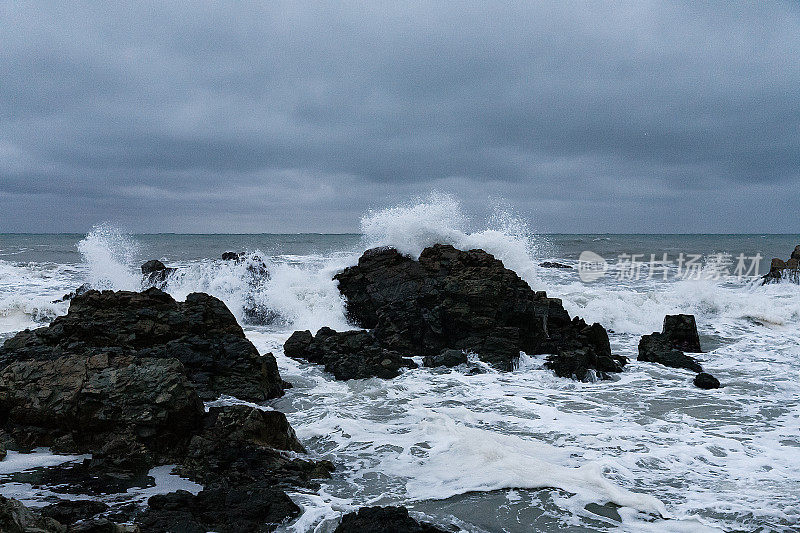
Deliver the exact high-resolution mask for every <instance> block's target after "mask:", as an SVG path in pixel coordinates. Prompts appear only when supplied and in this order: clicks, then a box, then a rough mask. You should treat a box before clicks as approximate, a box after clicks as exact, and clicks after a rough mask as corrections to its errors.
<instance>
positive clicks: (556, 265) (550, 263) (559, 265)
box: [539, 261, 572, 270]
mask: <svg viewBox="0 0 800 533" xmlns="http://www.w3.org/2000/svg"><path fill="white" fill-rule="evenodd" d="M539 266H540V267H542V268H561V269H564V270H568V269H569V270H571V269H572V267H571V266H569V265H565V264H564V263H557V262H556V261H545V262H543V263H539Z"/></svg>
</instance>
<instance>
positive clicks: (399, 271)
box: [309, 245, 621, 376]
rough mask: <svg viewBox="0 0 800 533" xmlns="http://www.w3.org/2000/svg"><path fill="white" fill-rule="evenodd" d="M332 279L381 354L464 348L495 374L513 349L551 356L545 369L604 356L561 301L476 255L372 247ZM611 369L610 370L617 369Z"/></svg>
mask: <svg viewBox="0 0 800 533" xmlns="http://www.w3.org/2000/svg"><path fill="white" fill-rule="evenodd" d="M334 278H335V279H336V280H337V281H338V282H339V290H340V291H341V293H342V294H343V295H344V296H345V297H346V299H347V314H348V318H349V319H350V320H351V321H353V322H354V323H355V324H357V325H359V326H361V327H364V328H370V329H373V332H372V335H373V336H374V338H375V339H376V341H377V346H379V347H380V348H381V349H385V350H390V351H393V352H397V353H399V354H404V355H421V356H435V355H438V354H440V353H441V352H442V351H443V350H446V349H454V350H467V351H471V352H474V353H476V354H477V355H478V357H479V358H480V359H481V360H482V361H484V362H487V363H490V364H491V365H493V366H494V367H496V368H498V369H500V370H512V369H513V368H515V366H516V364H517V360H518V359H519V354H520V351H524V352H526V353H528V354H546V353H549V354H554V357H553V359H552V362H551V363H548V364H547V365H546V366H549V367H552V368H560V367H561V366H569V365H558V364H556V363H555V361H557V359H558V358H559V357H565V356H566V357H570V355H569V354H570V353H572V352H573V351H574V350H576V349H582V350H585V351H586V352H587V354H588V353H589V352H591V354H590V355H588V356H587V357H584V358H583V360H584V363H585V364H587V365H591V364H594V360H595V359H596V358H599V357H602V356H609V357H610V348H609V347H608V339H607V336H605V339H603V336H600V335H597V334H595V333H592V332H591V331H587V330H586V328H587V327H588V326H587V324H586V323H585V322H584V321H583V320H580V319H575V320H571V319H570V317H569V315H568V314H567V312H566V311H565V310H564V308H563V306H562V305H561V301H560V300H558V299H555V298H548V297H547V295H546V294H545V293H544V292H534V291H533V290H531V288H530V287H529V286H528V284H527V283H525V281H523V280H522V279H520V277H519V276H517V274H516V273H514V272H513V271H511V270H508V269H506V268H505V267H504V266H503V263H502V262H501V261H499V260H497V259H495V258H494V257H493V256H492V255H491V254H488V253H486V252H484V251H483V250H470V251H467V252H464V251H460V250H457V249H455V248H453V247H452V246H447V245H434V246H432V247H429V248H426V249H425V250H423V252H422V254H421V255H420V258H419V261H415V260H413V259H411V258H409V257H406V256H403V255H401V254H400V253H399V252H398V251H397V250H395V249H392V248H377V249H373V250H368V251H367V252H365V253H364V254H363V255H362V256H361V258H360V259H359V261H358V265H356V266H352V267H349V268H347V269H345V270H344V271H342V272H340V273H339V274H337V275H336V276H335V277H334ZM597 328H600V329H602V327H601V326H599V325H598V326H597ZM603 333H605V331H603ZM362 335H363V334H362ZM318 336H319V334H318ZM317 342H318V341H317V340H316V338H315V340H314V343H315V344H316V343H317ZM362 344H363V345H370V342H367V341H366V339H365V340H364V342H363V343H362ZM309 360H311V359H309ZM612 367H613V370H609V371H611V372H613V371H617V369H618V368H619V369H621V364H620V365H618V366H617V365H608V366H607V368H612ZM568 373H569V375H570V376H571V375H572V374H574V372H568Z"/></svg>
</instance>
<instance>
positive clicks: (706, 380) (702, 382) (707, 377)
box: [694, 372, 720, 389]
mask: <svg viewBox="0 0 800 533" xmlns="http://www.w3.org/2000/svg"><path fill="white" fill-rule="evenodd" d="M694 386H695V387H699V388H701V389H718V388H719V387H720V384H719V380H718V379H717V378H715V377H714V376H712V375H711V374H708V373H706V372H700V373H699V374H697V376H695V378H694Z"/></svg>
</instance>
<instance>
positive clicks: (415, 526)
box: [334, 507, 445, 533]
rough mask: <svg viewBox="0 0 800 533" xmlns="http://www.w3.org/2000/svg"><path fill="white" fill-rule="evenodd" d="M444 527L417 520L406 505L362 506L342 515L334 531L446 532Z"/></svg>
mask: <svg viewBox="0 0 800 533" xmlns="http://www.w3.org/2000/svg"><path fill="white" fill-rule="evenodd" d="M444 532H445V530H444V529H439V528H438V527H436V526H434V525H432V524H428V523H426V522H422V523H420V522H417V521H416V520H414V519H413V518H411V517H410V516H408V509H406V508H405V507H362V508H361V509H359V510H358V511H357V512H354V513H349V514H346V515H344V516H343V517H342V521H341V522H340V523H339V526H338V527H337V528H336V529H335V530H334V533H444Z"/></svg>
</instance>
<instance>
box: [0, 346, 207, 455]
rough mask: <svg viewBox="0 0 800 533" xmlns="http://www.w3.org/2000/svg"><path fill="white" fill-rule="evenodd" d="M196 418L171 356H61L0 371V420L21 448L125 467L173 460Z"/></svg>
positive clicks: (190, 392)
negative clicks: (39, 448) (46, 448)
mask: <svg viewBox="0 0 800 533" xmlns="http://www.w3.org/2000/svg"><path fill="white" fill-rule="evenodd" d="M203 414H204V409H203V403H202V402H201V401H200V398H199V397H198V396H197V393H196V391H195V388H194V387H193V386H192V384H191V383H190V382H189V380H188V379H187V378H186V375H185V373H184V370H183V366H182V365H181V364H180V362H178V361H177V360H175V359H153V358H132V357H130V356H114V355H110V354H97V355H94V356H89V357H86V356H80V355H64V356H62V357H57V358H53V359H49V360H41V361H39V360H30V359H29V360H20V361H16V362H13V363H11V364H10V365H7V366H6V367H5V368H4V369H3V370H2V371H1V372H0V419H2V420H4V421H5V425H6V431H8V432H9V433H10V434H11V435H12V436H14V437H15V439H16V440H17V442H18V443H19V444H20V445H21V446H23V447H25V448H29V447H34V446H52V447H53V448H55V449H56V450H57V451H63V452H74V453H93V454H96V455H97V457H96V458H94V459H96V460H101V459H103V458H106V459H107V460H108V461H109V463H112V464H113V466H114V467H118V468H122V469H126V470H141V469H146V468H148V467H149V466H152V465H153V464H155V463H157V462H160V461H161V462H169V461H170V460H172V459H174V455H173V453H174V452H175V451H176V450H178V449H180V446H181V443H183V442H184V441H186V440H187V439H188V437H189V435H190V434H191V433H192V432H193V431H194V430H195V429H196V428H197V427H199V425H200V422H201V418H202V417H203ZM109 466H111V465H109Z"/></svg>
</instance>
